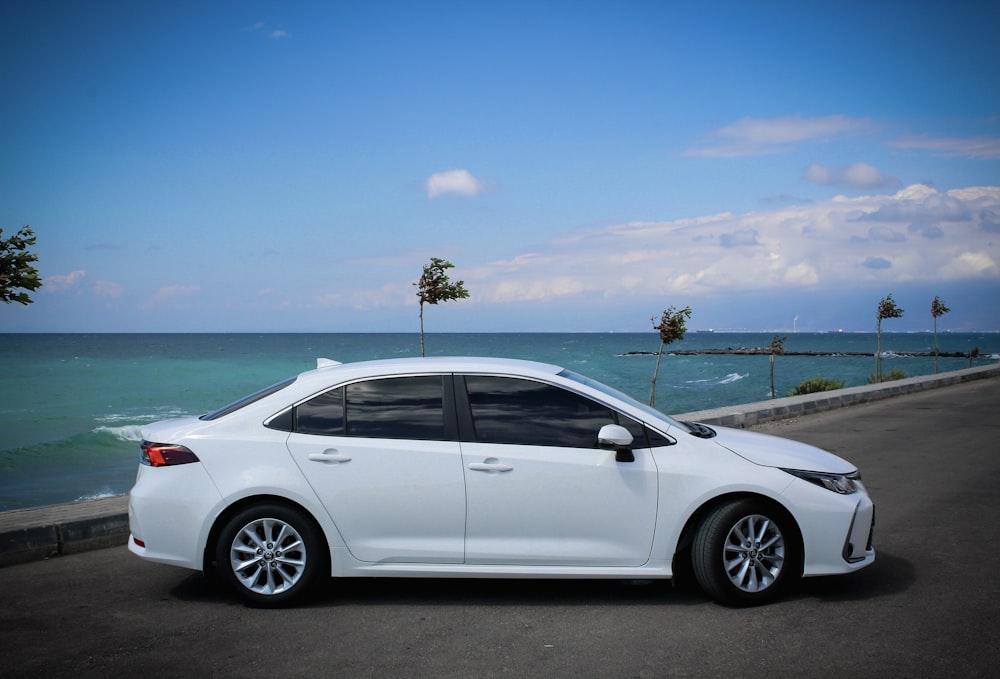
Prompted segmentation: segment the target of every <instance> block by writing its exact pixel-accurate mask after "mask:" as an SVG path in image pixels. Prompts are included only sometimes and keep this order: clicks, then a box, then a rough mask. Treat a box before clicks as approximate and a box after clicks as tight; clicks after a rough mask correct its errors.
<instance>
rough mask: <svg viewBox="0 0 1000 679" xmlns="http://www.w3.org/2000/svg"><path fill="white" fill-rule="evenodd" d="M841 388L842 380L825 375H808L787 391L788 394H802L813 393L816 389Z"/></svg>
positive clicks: (842, 386)
mask: <svg viewBox="0 0 1000 679" xmlns="http://www.w3.org/2000/svg"><path fill="white" fill-rule="evenodd" d="M843 388H844V382H843V381H841V380H831V379H829V378H827V377H810V378H809V379H808V380H805V381H803V382H802V384H800V385H799V386H797V387H795V388H794V389H792V390H791V391H790V392H788V395H789V396H802V395H803V394H815V393H816V392H818V391H833V390H835V389H843Z"/></svg>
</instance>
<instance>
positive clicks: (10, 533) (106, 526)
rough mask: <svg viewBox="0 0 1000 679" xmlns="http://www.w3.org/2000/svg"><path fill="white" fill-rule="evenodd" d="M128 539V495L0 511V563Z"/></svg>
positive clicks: (47, 555)
mask: <svg viewBox="0 0 1000 679" xmlns="http://www.w3.org/2000/svg"><path fill="white" fill-rule="evenodd" d="M127 540H128V496H127V495H121V496H118V497H108V498H101V499H99V500H84V501H82V502H72V503H67V504H62V505H49V506H47V507H31V508H29V509H13V510H10V511H7V512H0V566H11V565H14V564H18V563H25V562H27V561H38V560H40V559H47V558H49V557H53V556H62V555H64V554H75V553H77V552H85V551H87V550H90V549H100V548H102V547H114V546H117V545H124V544H125V543H126V542H127Z"/></svg>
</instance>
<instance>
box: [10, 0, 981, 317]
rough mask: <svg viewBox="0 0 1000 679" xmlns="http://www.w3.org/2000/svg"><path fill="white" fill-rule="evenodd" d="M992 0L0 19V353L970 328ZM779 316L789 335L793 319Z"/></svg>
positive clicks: (14, 9) (385, 8)
mask: <svg viewBox="0 0 1000 679" xmlns="http://www.w3.org/2000/svg"><path fill="white" fill-rule="evenodd" d="M997 26H1000V5H998V4H997V3H996V2H992V1H989V2H978V1H976V2H963V1H958V2H954V3H951V4H949V5H947V6H938V5H927V4H926V3H925V4H923V5H921V4H920V3H912V2H907V3H904V2H845V1H843V0H841V1H839V2H826V1H825V0H821V1H818V2H810V3H803V2H764V3H746V2H715V3H694V2H687V3H679V2H668V1H660V2H630V1H628V0H614V1H608V2H586V1H580V0H578V1H576V2H545V3H540V2H530V3H528V2H524V3H522V2H516V1H515V2H510V1H506V2H502V3H500V2H497V3H473V2H433V1H428V2H419V3H416V2H378V1H366V2H316V3H312V2H260V1H242V2H115V1H113V0H109V1H105V2H72V3H69V2H49V1H47V0H41V1H37V2H23V1H18V0H15V1H14V2H7V3H4V4H3V7H2V9H0V63H3V64H4V66H3V68H2V69H0V87H2V92H3V95H4V101H5V105H4V106H3V107H2V109H0V121H2V124H0V228H3V230H4V235H5V236H8V235H10V234H11V233H13V232H14V231H15V230H16V229H17V228H19V227H20V226H21V225H23V224H30V225H31V226H32V228H33V229H34V230H35V232H36V234H37V237H38V244H37V247H36V248H35V251H36V252H37V254H38V255H39V262H38V268H39V272H40V273H41V275H42V277H43V279H44V281H45V284H44V286H43V287H42V288H41V289H39V290H38V291H37V292H36V293H34V295H33V297H34V300H35V302H34V303H33V304H31V305H30V306H27V307H22V306H21V305H18V304H15V305H4V308H0V331H13V332H21V331H37V332H96V331H132V332H162V331H172V332H177V331H181V332H202V331H205V332H258V331H296V332H297V331H329V332H355V331H357V332H370V331H400V332H410V331H414V332H415V331H416V330H417V329H418V321H417V311H418V309H417V300H416V296H415V289H414V288H413V285H412V283H413V282H414V281H416V280H417V278H418V277H419V275H420V271H421V267H422V266H423V264H424V263H426V262H427V261H428V260H429V259H430V258H431V257H442V258H445V259H449V260H451V261H452V262H454V263H455V265H456V266H455V269H453V270H452V275H453V277H454V278H456V279H462V280H464V281H465V284H466V287H467V288H468V290H469V292H470V294H471V296H470V298H469V299H467V300H463V301H459V302H451V303H447V304H441V305H438V306H437V307H433V308H431V309H429V310H428V312H427V328H428V331H432V332H433V331H499V330H516V331H643V330H648V329H649V328H650V323H649V319H650V318H651V317H653V316H657V317H658V316H659V314H660V312H661V311H662V310H663V309H665V308H666V307H668V306H671V305H676V306H687V305H690V306H691V307H692V309H693V312H694V313H693V315H692V318H691V321H690V322H689V327H691V328H698V329H701V328H716V329H723V328H733V329H736V328H739V329H752V330H767V331H770V330H775V331H778V330H789V329H791V328H792V327H793V322H794V326H795V327H796V328H797V329H798V330H800V331H808V330H816V331H820V330H829V329H834V328H843V329H845V330H871V329H873V327H874V315H875V309H876V306H877V304H878V300H879V299H881V298H882V297H883V296H884V295H886V294H888V293H892V294H893V296H894V298H895V299H896V301H897V302H898V303H899V305H900V306H901V307H903V308H904V309H906V314H905V315H904V317H903V318H902V319H898V320H893V321H891V329H894V330H920V329H925V328H928V327H930V325H931V316H930V311H929V308H930V302H931V300H932V299H933V297H934V296H935V295H939V296H940V297H941V298H942V299H943V300H944V301H945V302H946V303H947V304H948V306H949V307H951V309H952V311H951V313H949V314H948V315H947V316H945V317H944V318H943V319H941V327H943V328H946V329H952V330H998V329H1000V42H998V41H997V39H996V27H997ZM796 318H797V320H794V321H793V319H796Z"/></svg>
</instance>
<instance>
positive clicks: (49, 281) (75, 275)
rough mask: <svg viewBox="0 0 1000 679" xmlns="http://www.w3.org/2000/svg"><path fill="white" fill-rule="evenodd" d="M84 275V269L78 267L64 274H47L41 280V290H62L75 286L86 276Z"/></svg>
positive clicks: (85, 273)
mask: <svg viewBox="0 0 1000 679" xmlns="http://www.w3.org/2000/svg"><path fill="white" fill-rule="evenodd" d="M86 275H87V272H86V271H82V270H79V269H78V270H76V271H70V272H69V273H68V274H66V275H65V276H62V275H55V276H48V277H47V278H45V280H44V281H42V290H44V291H46V292H61V291H63V290H69V289H70V288H75V287H76V286H78V285H79V284H80V281H82V280H83V279H84V278H85V277H86Z"/></svg>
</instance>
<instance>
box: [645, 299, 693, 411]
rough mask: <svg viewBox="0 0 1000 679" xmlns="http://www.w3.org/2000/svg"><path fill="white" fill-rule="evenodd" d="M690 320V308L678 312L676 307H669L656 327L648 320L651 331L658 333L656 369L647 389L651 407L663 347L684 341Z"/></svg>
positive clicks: (654, 396)
mask: <svg viewBox="0 0 1000 679" xmlns="http://www.w3.org/2000/svg"><path fill="white" fill-rule="evenodd" d="M690 318H691V307H689V306H686V307H684V308H683V309H681V310H680V311H678V310H677V308H676V307H673V306H672V307H670V308H669V309H667V310H666V311H664V312H663V314H662V315H661V316H660V323H659V325H656V318H655V317H653V318H651V319H649V321H650V323H653V324H654V325H653V330H656V331H658V332H659V333H660V350H659V351H657V352H656V368H655V369H654V370H653V384H652V386H651V387H650V389H649V405H653V402H654V401H655V399H656V376H657V375H658V374H659V372H660V359H661V358H663V347H665V346H667V345H668V344H673V343H674V342H677V341H679V340H682V339H684V335H685V333H687V321H688V319H690Z"/></svg>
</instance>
